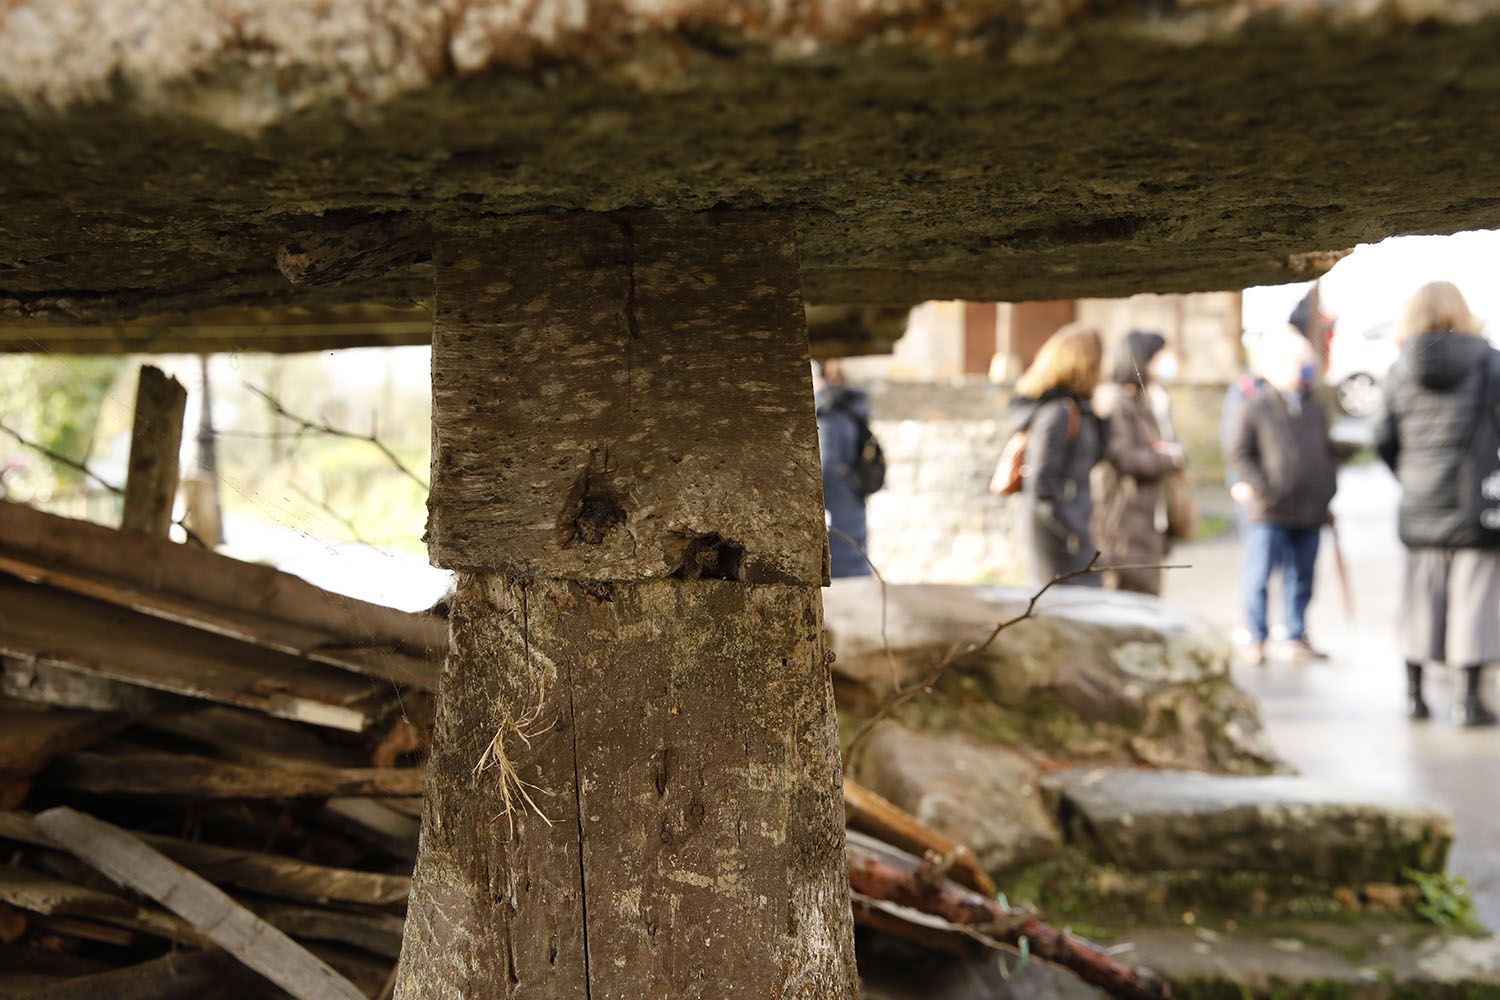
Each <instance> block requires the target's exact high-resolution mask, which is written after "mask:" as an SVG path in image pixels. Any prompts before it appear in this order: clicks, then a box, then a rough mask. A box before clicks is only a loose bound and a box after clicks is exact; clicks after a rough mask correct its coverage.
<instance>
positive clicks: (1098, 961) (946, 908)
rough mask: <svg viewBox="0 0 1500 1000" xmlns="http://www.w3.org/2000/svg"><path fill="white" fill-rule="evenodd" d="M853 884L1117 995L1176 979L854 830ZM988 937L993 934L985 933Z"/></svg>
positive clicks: (1148, 997) (1142, 993)
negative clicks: (1124, 960) (1134, 964)
mask: <svg viewBox="0 0 1500 1000" xmlns="http://www.w3.org/2000/svg"><path fill="white" fill-rule="evenodd" d="M844 854H845V858H846V862H847V865H848V869H849V886H850V888H851V889H852V890H853V891H854V892H855V893H858V894H859V895H861V896H864V897H866V898H868V899H872V900H882V901H885V902H889V903H894V904H896V905H897V906H904V907H908V908H910V909H913V910H918V911H920V912H922V913H926V914H929V915H932V916H936V917H940V918H942V919H943V920H945V921H947V922H948V923H949V924H952V925H954V929H955V930H957V931H958V932H959V933H966V934H968V936H969V937H971V938H972V939H973V940H975V941H978V942H980V943H985V944H988V943H989V942H993V943H994V944H993V945H990V946H992V947H994V946H998V947H999V948H1000V949H1001V950H1010V949H1013V948H1020V949H1021V951H1022V953H1023V954H1027V955H1030V956H1031V957H1033V958H1036V959H1039V960H1041V961H1045V962H1051V963H1052V964H1054V965H1060V966H1062V967H1063V968H1065V969H1067V970H1068V971H1070V972H1072V973H1073V974H1074V975H1076V976H1077V977H1078V978H1079V979H1082V980H1083V981H1084V982H1086V983H1088V984H1090V985H1091V986H1096V987H1098V988H1099V989H1101V990H1103V991H1104V992H1106V993H1108V994H1109V995H1110V996H1112V997H1116V998H1118V1000H1170V998H1171V996H1172V989H1171V987H1170V986H1169V985H1168V984H1167V983H1166V982H1165V981H1163V980H1162V979H1161V978H1160V977H1158V976H1157V975H1156V974H1155V973H1154V972H1152V971H1150V970H1149V969H1143V968H1134V969H1132V968H1128V967H1126V966H1124V965H1121V964H1120V963H1119V962H1117V961H1115V960H1114V959H1113V958H1111V957H1110V956H1109V955H1106V954H1105V953H1104V952H1103V951H1101V950H1100V949H1099V948H1097V947H1095V946H1094V945H1092V944H1090V943H1089V942H1088V941H1085V940H1083V939H1082V938H1079V937H1075V936H1074V935H1072V934H1070V933H1068V932H1067V931H1065V930H1059V929H1058V928H1056V927H1053V926H1051V925H1050V924H1047V923H1045V922H1043V921H1042V920H1041V919H1040V918H1038V917H1037V916H1036V914H1034V913H1031V912H1029V911H1026V910H1011V909H1009V908H1007V907H1006V906H1004V905H1002V904H1001V903H999V902H996V901H995V900H993V899H987V898H985V897H984V896H981V895H979V894H978V893H976V892H971V891H970V890H968V889H965V888H963V887H962V886H960V885H958V884H957V883H956V882H953V881H951V880H949V879H935V878H933V877H932V875H931V873H930V872H928V871H926V870H925V868H924V866H923V863H921V862H918V861H917V859H916V858H913V857H911V856H910V855H907V854H905V853H904V852H899V851H896V850H895V849H894V848H890V847H888V846H885V845H880V844H879V842H878V841H874V840H871V839H869V838H865V837H861V836H860V835H858V834H851V835H849V838H848V842H847V843H846V845H845V848H844ZM986 939H988V941H987V940H986Z"/></svg>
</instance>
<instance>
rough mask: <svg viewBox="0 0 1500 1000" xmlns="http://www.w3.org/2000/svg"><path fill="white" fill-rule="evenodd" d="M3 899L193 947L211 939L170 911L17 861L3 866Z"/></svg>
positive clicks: (38, 910)
mask: <svg viewBox="0 0 1500 1000" xmlns="http://www.w3.org/2000/svg"><path fill="white" fill-rule="evenodd" d="M0 902H5V903H9V904H10V905H11V906H15V907H19V908H20V909H23V910H28V911H30V912H32V913H39V914H42V915H43V916H48V917H79V918H83V919H87V920H95V921H98V922H100V923H105V924H109V925H110V926H111V927H119V928H123V929H125V930H129V931H138V932H141V933H144V934H150V935H152V936H154V937H159V938H164V939H166V940H168V941H175V942H177V943H178V944H185V945H189V946H191V947H202V946H203V945H204V944H206V943H207V940H206V938H205V937H204V935H202V934H200V933H198V932H197V931H195V930H194V929H193V928H192V927H191V926H189V925H188V924H187V923H184V922H183V921H182V920H180V919H179V918H177V917H175V916H173V915H172V914H170V913H164V912H162V911H161V910H155V909H148V908H147V907H144V906H139V905H137V904H136V903H133V902H131V901H130V900H128V899H126V898H124V897H123V896H117V895H115V894H114V893H109V892H100V891H99V890H97V889H89V888H86V887H84V886H80V885H74V884H72V883H70V882H64V881H62V880H61V879H55V878H51V877H50V876H47V875H41V874H38V873H36V872H32V871H28V870H26V869H24V868H18V867H15V866H13V865H11V866H0Z"/></svg>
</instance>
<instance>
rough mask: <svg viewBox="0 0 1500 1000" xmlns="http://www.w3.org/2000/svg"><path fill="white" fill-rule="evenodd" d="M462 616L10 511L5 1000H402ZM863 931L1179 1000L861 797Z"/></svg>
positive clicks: (0, 809)
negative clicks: (1039, 964)
mask: <svg viewBox="0 0 1500 1000" xmlns="http://www.w3.org/2000/svg"><path fill="white" fill-rule="evenodd" d="M447 641H448V635H447V622H446V621H445V620H444V619H443V618H442V617H440V616H438V615H433V614H408V613H404V612H398V611H394V610H392V609H389V608H383V607H378V606H376V605H371V604H367V603H364V602H361V601H356V600H351V599H348V598H345V597H341V596H339V595H335V594H331V593H328V592H327V591H323V590H320V589H318V588H316V587H313V586H312V585H310V584H308V583H306V582H305V581H302V580H300V579H298V578H296V577H294V576H290V575H288V574H285V573H281V572H278V571H276V570H274V569H271V568H270V567H266V566H261V565H256V564H250V563H245V562H240V561H238V560H234V559H230V558H227V557H224V556H220V555H216V554H214V553H212V552H209V551H206V550H204V549H202V548H195V547H192V546H189V545H179V544H176V543H173V542H170V541H167V540H164V539H160V538H156V537H153V536H150V535H146V534H142V533H135V532H124V531H115V530H112V529H109V528H106V527H101V526H99V525H94V524H89V523H86V522H80V521H73V520H68V519H65V518H60V517H55V516H52V515H49V514H44V513H41V512H38V511H35V510H32V509H29V508H26V507H23V506H18V505H15V504H5V503H0V1000H8V998H19V997H27V998H49V1000H62V998H70V997H78V998H88V1000H97V998H99V997H112V998H113V997H119V998H128V997H142V998H145V997H150V998H153V1000H169V998H172V997H195V998H196V997H197V996H199V995H202V994H204V993H205V991H207V994H208V995H214V996H235V997H262V996H265V997H284V996H287V995H290V996H293V997H295V998H297V1000H325V998H337V1000H351V998H357V997H366V998H369V997H377V998H378V997H384V996H388V995H389V994H390V991H391V990H392V988H393V985H394V975H393V973H394V969H395V963H396V960H397V957H398V955H399V950H400V945H401V932H402V927H403V923H404V920H405V908H406V897H407V890H408V887H409V875H410V872H411V870H412V865H413V863H414V861H415V858H416V852H417V833H418V825H419V820H420V812H421V793H422V766H421V764H422V755H423V751H424V749H425V746H424V744H425V739H426V733H427V731H428V728H429V724H430V710H431V709H430V705H431V697H430V696H431V691H432V688H433V686H434V684H435V683H436V678H437V675H438V667H439V664H440V662H441V659H442V657H443V655H444V653H445V651H446V647H447ZM845 804H846V813H847V817H848V825H849V828H850V833H849V844H848V850H847V854H848V867H849V873H850V880H851V888H852V890H853V894H852V895H853V901H854V917H855V920H856V923H857V924H859V925H860V926H862V927H863V928H865V929H866V930H865V933H867V934H868V933H874V934H879V935H884V936H886V937H894V938H899V939H901V940H902V941H905V942H907V943H909V944H910V945H912V946H914V947H917V948H920V949H922V950H923V952H924V953H929V954H952V955H959V956H972V955H974V954H976V953H988V952H990V951H992V950H993V949H1000V950H1007V949H1008V950H1012V951H1013V950H1014V945H1015V942H1017V941H1019V940H1021V939H1023V938H1024V939H1025V942H1026V945H1027V947H1029V948H1030V949H1031V951H1032V952H1033V954H1035V955H1036V957H1038V958H1048V959H1051V960H1053V961H1055V962H1057V963H1059V964H1061V965H1064V966H1067V967H1068V968H1070V969H1072V970H1073V971H1074V972H1076V973H1078V974H1079V975H1080V976H1082V977H1084V978H1087V979H1089V980H1090V981H1092V982H1093V983H1094V984H1095V985H1097V986H1100V987H1103V988H1104V989H1106V990H1107V991H1108V992H1110V993H1112V994H1114V995H1117V996H1125V997H1143V998H1151V997H1158V996H1163V995H1165V993H1164V989H1163V988H1162V987H1161V986H1160V984H1159V983H1157V982H1156V981H1155V980H1154V979H1153V978H1152V977H1151V976H1150V975H1149V973H1144V972H1142V971H1141V970H1127V969H1124V968H1122V967H1120V966H1117V965H1115V964H1114V963H1113V962H1111V961H1109V960H1108V959H1106V958H1104V957H1103V956H1102V955H1101V954H1099V953H1098V952H1097V951H1095V950H1094V949H1092V948H1091V947H1089V946H1088V945H1087V944H1086V943H1085V942H1082V941H1079V940H1077V939H1074V938H1072V937H1071V936H1069V935H1066V934H1063V933H1061V932H1058V931H1055V930H1053V929H1051V928H1048V927H1047V926H1046V925H1045V924H1042V923H1041V922H1040V921H1039V920H1038V919H1037V918H1036V917H1035V915H1033V914H1029V913H1012V912H1010V911H1007V910H1005V909H1003V908H1002V907H1000V905H999V904H998V903H996V901H995V896H996V892H995V886H994V884H993V883H992V882H991V881H990V879H989V877H988V876H987V875H986V874H985V873H984V871H983V870H982V868H981V867H980V865H979V864H978V862H977V861H976V860H975V858H974V856H973V854H972V853H970V852H969V851H967V850H966V849H965V848H963V847H961V846H960V845H958V844H955V843H953V842H951V841H949V840H948V839H946V838H945V837H943V836H942V835H941V834H939V833H937V832H936V831H933V830H932V829H930V828H929V827H926V826H924V825H923V824H921V823H918V822H917V821H916V820H914V819H913V818H912V817H911V816H910V815H908V814H906V813H904V812H902V811H901V810H900V809H897V808H896V807H895V806H893V805H891V804H890V803H888V802H886V801H885V800H883V799H881V798H879V797H878V796H876V795H873V794H872V793H869V792H867V791H865V790H864V789H862V788H860V787H859V786H858V785H854V784H852V783H850V784H849V785H848V786H847V788H846V790H845Z"/></svg>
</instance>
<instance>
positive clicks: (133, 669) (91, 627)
mask: <svg viewBox="0 0 1500 1000" xmlns="http://www.w3.org/2000/svg"><path fill="white" fill-rule="evenodd" d="M0 607H4V608H5V609H6V614H5V616H4V618H0V653H5V654H7V655H9V656H11V657H13V658H18V659H25V660H30V661H33V662H42V663H53V664H58V665H62V666H67V667H71V668H73V669H75V670H79V671H84V672H87V673H91V674H94V675H96V676H101V677H107V678H111V679H114V680H122V681H126V682H128V683H131V684H138V685H141V686H142V687H150V688H157V689H159V690H164V691H171V692H173V693H176V694H183V695H188V696H190V697H194V698H203V699H207V700H209V701H216V702H220V703H223V704H230V705H239V706H241V707H243V708H251V709H255V710H257V711H261V712H265V713H267V714H268V715H273V716H277V717H278V718H283V719H295V720H299V721H302V722H309V723H312V724H314V725H320V726H328V727H330V728H334V729H343V730H346V731H351V732H360V731H363V730H364V729H365V728H366V727H368V726H369V725H370V724H371V723H373V722H374V721H375V720H376V719H378V718H379V717H381V715H383V714H384V712H385V709H386V704H387V702H388V700H389V698H390V693H389V690H388V689H387V690H382V689H381V688H379V687H378V686H375V685H372V684H370V682H369V681H368V680H367V679H364V678H359V677H352V676H350V675H349V674H348V673H346V672H344V671H341V670H335V669H333V668H331V667H326V666H323V665H320V664H315V663H309V662H307V661H306V660H304V659H301V658H300V657H295V656H290V655H288V654H286V653H281V652H277V651H274V650H269V649H262V648H259V647H256V646H252V645H249V644H246V643H242V642H239V641H237V640H235V639H229V638H226V637H224V636H220V635H213V634H211V633H208V632H203V631H200V630H198V629H194V628H189V627H187V626H183V625H178V624H175V623H172V622H168V621H163V620H161V619H159V618H153V617H151V616H148V615H141V614H136V613H135V612H132V611H127V610H125V609H123V608H119V607H116V606H115V605H112V604H107V603H105V602H103V601H96V600H92V599H90V598H86V597H80V596H78V595H75V594H70V593H66V592H63V591H57V590H52V589H51V588H47V587H40V586H36V585H33V584H29V583H23V582H21V581H19V580H15V579H13V578H10V577H4V576H0Z"/></svg>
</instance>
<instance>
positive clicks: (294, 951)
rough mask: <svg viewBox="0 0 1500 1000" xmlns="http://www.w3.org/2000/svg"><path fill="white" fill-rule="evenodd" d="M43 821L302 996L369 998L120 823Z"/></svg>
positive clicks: (124, 881)
mask: <svg viewBox="0 0 1500 1000" xmlns="http://www.w3.org/2000/svg"><path fill="white" fill-rule="evenodd" d="M36 822H37V826H39V827H40V828H41V829H42V831H43V832H44V833H46V834H47V835H48V836H49V837H51V838H52V839H53V840H55V841H57V842H58V843H59V844H61V845H62V846H63V847H65V848H67V850H69V851H70V852H72V853H73V854H74V855H76V856H77V857H78V858H79V859H81V860H83V861H86V862H87V863H89V864H90V865H92V866H93V867H95V868H97V869H98V870H99V871H100V872H102V873H103V874H104V875H106V876H108V877H109V878H110V879H112V880H114V881H115V882H117V883H119V884H120V885H123V886H125V887H127V888H129V889H133V890H135V891H136V892H140V893H143V894H144V895H146V896H149V897H151V898H152V899H154V900H156V901H157V902H159V903H161V904H162V905H163V906H165V907H167V908H168V909H169V910H171V911H172V912H174V913H176V914H177V915H178V916H180V917H181V918H182V919H184V920H186V921H187V922H188V923H189V924H191V925H192V926H193V927H195V928H197V929H198V930H199V931H201V932H202V933H203V934H204V935H205V936H207V937H208V938H209V939H211V940H212V941H213V942H214V943H215V944H217V945H218V946H219V947H221V948H223V949H224V950H225V951H227V952H229V953H230V954H231V955H233V956H234V957H235V958H237V959H239V960H240V961H241V962H243V963H245V965H247V966H249V967H250V968H252V969H254V970H255V971H256V972H259V973H260V974H261V975H263V976H265V977H266V978H267V979H269V980H271V981H272V982H273V983H275V984H276V985H277V986H280V987H281V988H282V989H284V990H286V991H287V992H288V993H290V994H291V995H292V996H293V997H296V998H297V1000H366V998H365V997H364V995H363V994H362V993H360V991H359V990H358V989H356V988H355V986H354V985H353V984H352V983H350V982H349V981H348V980H346V979H344V978H343V977H342V976H340V975H339V974H338V973H337V972H334V971H333V969H331V968H329V967H328V965H326V964H325V963H324V962H323V961H321V960H320V959H318V958H317V957H315V956H314V955H312V954H311V953H309V952H308V951H306V950H305V949H303V948H302V947H300V946H299V945H297V944H296V943H295V942H293V941H292V940H291V938H289V937H287V936H286V935H285V934H283V933H282V932H281V931H279V930H277V929H276V928H275V927H273V926H271V925H270V924H268V923H266V922H265V921H264V920H262V919H261V918H259V917H257V916H256V915H255V914H253V913H251V912H250V911H249V910H247V909H245V907H243V906H241V905H240V904H239V903H236V902H235V901H234V900H233V899H230V898H229V897H228V896H227V895H225V894H224V893H223V892H221V891H220V890H218V889H216V888H214V886H213V885H211V884H210V883H209V882H208V881H206V880H205V879H203V878H200V877H199V876H197V875H194V874H193V873H192V872H190V871H188V870H187V869H186V868H183V867H182V866H181V865H178V864H176V863H174V862H173V861H171V860H170V859H168V858H167V857H165V856H164V855H162V854H161V853H159V852H157V851H155V850H153V849H152V848H150V847H149V846H147V845H146V844H145V843H143V842H142V841H141V840H140V839H139V838H137V837H134V836H132V835H131V834H129V833H126V832H125V831H124V830H121V829H120V828H119V827H116V826H112V825H110V824H109V823H105V822H102V821H101V820H97V819H94V818H93V817H91V816H85V815H84V814H83V813H80V812H76V811H74V810H72V809H68V808H66V807H60V808H57V809H49V810H47V811H46V812H44V813H42V814H41V815H39V816H37V818H36Z"/></svg>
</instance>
